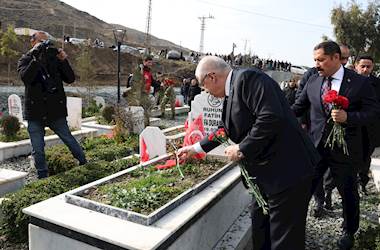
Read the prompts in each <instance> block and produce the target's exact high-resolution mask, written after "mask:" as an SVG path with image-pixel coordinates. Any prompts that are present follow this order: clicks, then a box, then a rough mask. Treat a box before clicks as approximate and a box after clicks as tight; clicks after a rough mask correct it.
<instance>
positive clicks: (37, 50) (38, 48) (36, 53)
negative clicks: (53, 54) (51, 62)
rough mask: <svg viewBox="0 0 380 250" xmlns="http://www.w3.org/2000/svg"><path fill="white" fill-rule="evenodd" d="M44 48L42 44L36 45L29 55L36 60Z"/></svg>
mask: <svg viewBox="0 0 380 250" xmlns="http://www.w3.org/2000/svg"><path fill="white" fill-rule="evenodd" d="M42 48H43V45H42V43H41V42H39V43H36V44H35V45H34V46H33V48H32V49H31V50H30V51H29V53H30V54H31V55H32V56H33V57H34V58H38V57H39V56H40V54H41V51H42Z"/></svg>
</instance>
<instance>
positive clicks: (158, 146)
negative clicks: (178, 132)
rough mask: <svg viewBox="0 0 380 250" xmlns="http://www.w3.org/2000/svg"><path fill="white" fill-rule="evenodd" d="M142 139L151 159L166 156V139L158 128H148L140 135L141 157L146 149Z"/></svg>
mask: <svg viewBox="0 0 380 250" xmlns="http://www.w3.org/2000/svg"><path fill="white" fill-rule="evenodd" d="M142 139H143V140H144V142H145V145H146V149H147V152H148V154H149V159H153V158H155V157H157V156H160V155H164V154H166V138H165V135H164V133H163V132H162V131H161V130H160V129H159V128H158V127H150V126H149V127H146V128H145V129H144V130H143V131H142V132H141V134H140V155H141V153H142V152H141V150H142V149H143V148H144V147H143V146H142V145H141V144H142Z"/></svg>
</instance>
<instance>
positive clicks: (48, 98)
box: [17, 31, 87, 178]
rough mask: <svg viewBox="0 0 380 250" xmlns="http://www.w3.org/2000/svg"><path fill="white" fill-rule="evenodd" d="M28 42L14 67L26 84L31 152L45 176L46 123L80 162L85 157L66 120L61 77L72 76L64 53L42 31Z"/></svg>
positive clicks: (69, 79)
mask: <svg viewBox="0 0 380 250" xmlns="http://www.w3.org/2000/svg"><path fill="white" fill-rule="evenodd" d="M30 42H31V45H32V47H33V48H32V49H31V50H29V51H28V52H27V53H26V54H25V55H23V56H22V57H21V58H20V60H19V61H18V65H17V71H18V73H19V75H20V77H21V80H22V81H23V82H24V85H25V119H26V120H27V121H28V133H29V136H30V140H31V143H32V156H33V158H34V162H35V166H36V168H37V174H38V178H46V177H47V176H48V166H47V164H46V160H45V149H44V147H45V141H44V136H45V127H49V128H50V129H51V130H52V131H54V133H55V134H57V135H58V136H59V138H61V140H62V141H63V142H64V143H65V144H66V146H67V147H68V148H69V149H70V151H71V153H72V154H73V156H74V157H75V158H76V159H77V160H78V161H79V164H80V165H83V164H85V163H86V162H87V160H86V157H85V155H84V153H83V150H82V148H81V147H80V145H79V144H78V142H77V141H76V140H75V138H74V137H73V136H72V135H71V132H70V129H69V127H68V125H67V121H66V116H67V107H66V94H65V91H64V89H63V84H62V81H64V82H66V83H73V82H74V80H75V75H74V72H73V70H72V68H71V66H70V64H69V62H68V60H67V54H66V53H65V51H63V50H62V49H57V48H55V47H54V46H53V44H52V43H51V42H50V41H49V40H48V35H47V34H46V33H45V32H43V31H37V32H36V33H34V34H33V35H32V37H31V39H30Z"/></svg>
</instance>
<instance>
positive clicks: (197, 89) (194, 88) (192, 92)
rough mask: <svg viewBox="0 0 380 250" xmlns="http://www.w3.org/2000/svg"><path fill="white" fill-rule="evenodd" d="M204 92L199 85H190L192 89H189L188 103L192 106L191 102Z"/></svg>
mask: <svg viewBox="0 0 380 250" xmlns="http://www.w3.org/2000/svg"><path fill="white" fill-rule="evenodd" d="M201 91H202V89H201V88H200V87H199V86H198V84H197V85H194V86H193V85H190V88H189V95H188V98H187V100H188V101H187V102H188V104H189V106H190V104H191V101H192V100H194V97H195V96H196V95H198V94H200V93H201Z"/></svg>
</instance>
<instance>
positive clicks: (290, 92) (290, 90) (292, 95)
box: [282, 79, 297, 106]
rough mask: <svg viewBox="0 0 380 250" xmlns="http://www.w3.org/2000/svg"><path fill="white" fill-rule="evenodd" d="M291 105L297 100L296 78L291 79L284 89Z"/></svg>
mask: <svg viewBox="0 0 380 250" xmlns="http://www.w3.org/2000/svg"><path fill="white" fill-rule="evenodd" d="M282 91H283V92H284V94H285V98H286V100H287V101H288V103H289V105H290V106H291V105H293V104H294V102H295V101H296V92H297V84H296V81H295V80H294V79H292V80H290V81H289V83H288V85H287V86H286V87H285V88H284V89H283V90H282Z"/></svg>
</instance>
